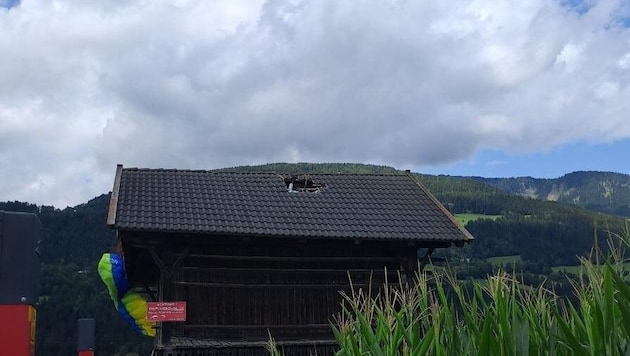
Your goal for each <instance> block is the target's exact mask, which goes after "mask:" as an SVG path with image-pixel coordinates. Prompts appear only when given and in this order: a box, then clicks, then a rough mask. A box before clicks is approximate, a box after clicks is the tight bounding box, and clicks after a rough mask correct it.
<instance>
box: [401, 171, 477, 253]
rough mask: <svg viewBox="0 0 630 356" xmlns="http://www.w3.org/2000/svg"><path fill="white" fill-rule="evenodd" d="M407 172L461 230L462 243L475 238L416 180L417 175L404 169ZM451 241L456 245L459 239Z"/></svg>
mask: <svg viewBox="0 0 630 356" xmlns="http://www.w3.org/2000/svg"><path fill="white" fill-rule="evenodd" d="M405 173H406V174H407V176H408V177H409V179H411V180H412V181H413V182H414V183H416V185H417V186H418V187H420V189H422V191H424V193H425V194H426V195H427V196H428V197H429V199H431V201H432V202H433V203H434V204H435V205H436V206H437V207H438V208H439V209H440V210H442V212H443V213H444V214H445V215H446V216H447V217H448V218H449V219H450V220H451V221H452V222H453V224H455V226H457V228H458V229H459V231H461V232H462V234H464V239H463V240H462V241H461V242H462V243H465V242H473V241H474V240H475V237H474V236H473V235H472V234H471V233H470V232H468V230H466V228H464V227H463V226H461V225H460V224H459V223H458V222H457V219H455V217H454V216H453V214H451V212H450V211H448V209H446V208H445V207H444V205H442V203H440V201H439V200H438V199H437V198H436V197H435V196H433V194H431V192H429V190H428V189H427V188H425V187H424V185H422V183H420V181H419V180H418V178H417V177H415V176H414V175H413V174H411V172H408V171H406V172H405ZM453 243H454V244H455V245H456V246H457V245H458V244H459V243H460V242H459V241H457V242H456V241H453Z"/></svg>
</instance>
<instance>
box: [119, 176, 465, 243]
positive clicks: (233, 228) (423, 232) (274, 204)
mask: <svg viewBox="0 0 630 356" xmlns="http://www.w3.org/2000/svg"><path fill="white" fill-rule="evenodd" d="M309 177H310V178H311V179H312V181H313V182H315V183H320V184H322V185H324V187H322V188H320V189H319V190H318V191H316V192H289V191H288V189H287V183H286V182H285V178H287V176H286V175H280V174H275V173H225V172H212V171H188V170H165V169H137V168H124V169H123V168H122V166H119V167H118V170H117V174H116V180H115V183H114V189H113V193H112V200H111V202H110V212H109V216H108V224H109V225H111V226H112V227H113V228H115V229H119V230H135V231H161V232H185V233H202V234H222V235H245V236H246V235H249V236H286V237H302V238H352V239H400V240H412V241H450V242H457V243H459V242H463V241H469V240H472V236H471V235H470V234H469V233H468V232H467V231H465V230H464V229H462V228H460V227H459V226H458V225H457V224H456V223H455V221H454V220H453V219H452V217H451V216H450V214H448V213H447V212H446V210H445V209H444V208H443V207H442V206H441V205H440V204H439V203H438V202H437V200H435V199H434V198H433V197H432V196H431V195H430V194H428V193H427V192H426V190H425V189H424V188H423V187H422V186H421V185H420V184H419V183H418V182H417V181H416V180H415V179H414V178H413V177H412V176H411V175H409V174H391V175H382V174H315V175H310V176H309Z"/></svg>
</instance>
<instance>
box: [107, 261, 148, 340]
mask: <svg viewBox="0 0 630 356" xmlns="http://www.w3.org/2000/svg"><path fill="white" fill-rule="evenodd" d="M98 274H99V276H101V279H102V280H103V283H105V286H107V290H108V291H109V296H110V297H111V298H112V301H113V302H114V307H116V309H117V310H118V313H119V314H120V315H121V316H122V318H123V319H125V320H126V321H127V322H128V323H129V325H131V327H132V328H133V329H134V330H135V331H136V332H138V333H140V334H142V335H146V336H151V337H153V336H155V329H154V327H153V326H154V325H155V323H152V322H149V321H147V302H146V301H145V300H144V298H142V296H141V295H140V294H138V293H136V292H132V291H129V282H128V281H127V276H126V275H125V264H124V261H123V259H122V256H120V255H117V254H114V253H105V254H103V257H101V260H100V261H99V262H98Z"/></svg>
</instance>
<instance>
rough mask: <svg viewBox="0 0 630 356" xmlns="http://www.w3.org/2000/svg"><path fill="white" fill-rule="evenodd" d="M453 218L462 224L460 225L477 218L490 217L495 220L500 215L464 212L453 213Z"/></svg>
mask: <svg viewBox="0 0 630 356" xmlns="http://www.w3.org/2000/svg"><path fill="white" fill-rule="evenodd" d="M454 216H455V219H456V220H457V221H458V222H459V223H460V224H462V226H466V224H468V222H469V221H475V220H479V219H492V220H496V219H498V218H500V217H501V215H485V214H472V213H464V214H455V215H454Z"/></svg>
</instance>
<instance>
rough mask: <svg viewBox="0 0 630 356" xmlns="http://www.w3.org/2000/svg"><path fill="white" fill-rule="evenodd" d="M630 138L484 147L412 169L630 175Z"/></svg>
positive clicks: (537, 175)
mask: <svg viewBox="0 0 630 356" xmlns="http://www.w3.org/2000/svg"><path fill="white" fill-rule="evenodd" d="M628 152H630V140H629V139H626V140H621V141H617V142H613V143H609V144H588V143H585V142H579V143H572V144H567V145H564V146H561V147H557V148H555V149H552V150H550V151H548V152H542V153H532V154H517V153H505V152H503V151H498V150H485V151H481V152H479V153H477V154H476V155H475V156H474V157H472V158H471V159H469V160H465V161H461V162H458V163H455V164H452V165H448V166H441V167H429V168H419V169H416V170H415V171H416V172H419V173H428V174H447V175H456V176H481V177H522V176H532V177H535V178H557V177H560V176H562V175H564V174H566V173H570V172H574V171H610V172H618V173H625V174H630V169H629V168H628V166H625V168H622V167H624V164H623V163H622V162H626V161H627V159H628Z"/></svg>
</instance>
